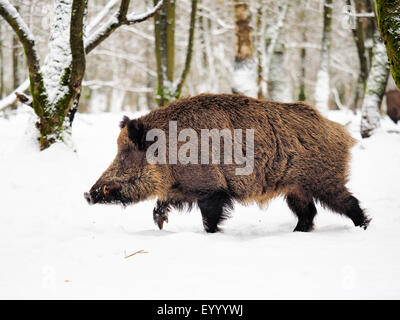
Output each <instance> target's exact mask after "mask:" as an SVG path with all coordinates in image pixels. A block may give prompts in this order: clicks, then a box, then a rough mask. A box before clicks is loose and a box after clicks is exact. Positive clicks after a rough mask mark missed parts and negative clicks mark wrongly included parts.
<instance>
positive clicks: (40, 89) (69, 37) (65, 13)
mask: <svg viewBox="0 0 400 320" xmlns="http://www.w3.org/2000/svg"><path fill="white" fill-rule="evenodd" d="M165 2H166V0H159V2H158V3H157V5H156V6H154V7H153V8H152V9H150V10H148V11H147V12H145V13H143V14H138V15H136V14H132V13H131V14H130V13H128V10H129V4H130V0H121V3H120V7H119V9H118V10H117V12H116V13H115V14H114V15H113V16H112V17H111V18H110V19H109V21H108V22H107V23H105V24H104V25H103V26H102V27H100V28H99V29H98V30H96V31H95V32H93V33H92V34H91V35H89V37H88V38H87V39H86V41H85V40H84V32H85V30H84V17H85V13H86V11H87V0H58V1H55V8H54V17H53V23H52V26H51V31H50V33H51V34H50V40H49V54H48V55H47V57H46V60H45V64H44V65H43V66H42V65H41V63H40V59H39V55H38V52H37V45H36V42H35V38H34V36H33V34H32V32H31V30H30V29H29V28H28V26H27V24H26V23H25V21H24V20H23V19H22V18H21V16H20V14H19V13H18V11H17V10H16V8H15V7H14V6H13V5H11V4H10V2H9V1H8V0H0V15H1V16H2V17H3V18H4V19H5V20H6V21H7V22H8V24H9V25H10V26H11V28H12V29H13V30H14V32H15V33H16V35H17V36H18V39H19V41H20V42H21V44H22V46H23V48H24V51H25V55H26V60H27V65H28V70H29V80H30V92H31V97H28V96H26V95H24V94H19V95H18V97H19V100H20V101H21V102H23V103H26V104H28V105H30V106H32V108H33V110H34V111H35V114H36V115H37V117H38V121H37V123H36V127H37V129H38V130H39V134H40V136H39V142H40V149H41V150H43V149H45V148H47V147H49V146H50V145H51V144H53V143H54V142H56V141H64V142H67V140H68V137H69V135H70V128H71V124H72V121H73V119H74V114H75V112H76V110H77V107H78V103H79V96H80V92H81V88H82V80H83V76H84V73H85V66H86V54H88V53H89V52H91V51H92V50H93V49H94V48H95V47H96V46H98V45H99V44H100V43H101V42H102V41H104V40H105V39H106V38H107V37H108V36H110V35H111V34H112V33H113V32H114V31H115V30H116V29H117V28H119V27H120V26H122V25H132V24H135V23H138V22H141V21H144V20H146V19H148V18H150V17H152V16H154V15H155V14H156V13H157V12H158V11H159V10H160V9H161V7H162V6H163V5H164V3H165Z"/></svg>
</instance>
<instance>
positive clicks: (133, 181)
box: [84, 116, 165, 206]
mask: <svg viewBox="0 0 400 320" xmlns="http://www.w3.org/2000/svg"><path fill="white" fill-rule="evenodd" d="M120 127H121V132H120V134H119V137H118V140H117V144H118V152H117V155H116V157H115V159H114V161H113V162H112V163H111V165H110V166H109V167H108V169H107V170H106V171H105V172H104V173H103V174H102V175H101V177H100V178H99V179H98V180H97V182H96V183H95V184H94V185H93V186H92V188H91V189H90V191H89V192H85V193H84V197H85V199H86V200H87V202H88V203H89V204H95V203H115V204H122V205H123V206H126V205H128V204H131V203H136V202H138V201H141V200H145V199H147V198H151V197H154V196H156V195H157V194H158V193H159V192H160V190H161V188H162V184H163V183H165V179H164V177H163V173H162V171H161V170H160V167H159V166H157V165H154V164H149V163H148V162H147V160H146V150H145V149H146V128H145V125H144V124H143V122H142V120H141V119H133V120H130V119H129V118H128V117H126V116H125V117H124V118H123V120H122V121H121V123H120Z"/></svg>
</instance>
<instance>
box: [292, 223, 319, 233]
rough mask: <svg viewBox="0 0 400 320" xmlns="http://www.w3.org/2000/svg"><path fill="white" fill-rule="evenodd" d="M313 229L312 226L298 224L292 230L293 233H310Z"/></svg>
mask: <svg viewBox="0 0 400 320" xmlns="http://www.w3.org/2000/svg"><path fill="white" fill-rule="evenodd" d="M313 228H314V225H313V224H302V223H298V224H297V226H296V228H294V230H293V232H310V231H312V230H313Z"/></svg>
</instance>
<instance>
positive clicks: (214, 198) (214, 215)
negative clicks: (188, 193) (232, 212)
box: [197, 191, 233, 233]
mask: <svg viewBox="0 0 400 320" xmlns="http://www.w3.org/2000/svg"><path fill="white" fill-rule="evenodd" d="M197 204H198V205H199V208H200V211H201V215H202V217H203V226H204V229H205V230H206V232H210V233H214V232H217V231H219V228H218V224H219V223H220V222H221V221H222V220H224V219H226V218H227V217H228V216H229V209H232V206H233V204H232V199H231V197H229V195H228V194H226V193H225V192H222V191H221V192H216V193H213V194H212V195H210V196H208V197H206V198H203V199H200V200H198V202H197Z"/></svg>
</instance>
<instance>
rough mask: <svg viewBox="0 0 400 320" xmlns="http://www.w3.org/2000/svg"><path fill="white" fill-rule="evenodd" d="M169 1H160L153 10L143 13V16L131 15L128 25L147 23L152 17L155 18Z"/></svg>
mask: <svg viewBox="0 0 400 320" xmlns="http://www.w3.org/2000/svg"><path fill="white" fill-rule="evenodd" d="M167 1H168V0H160V1H159V2H158V3H157V5H156V6H154V7H153V8H151V9H150V10H148V11H146V12H144V13H141V14H134V13H131V14H129V15H128V16H127V17H126V20H127V21H126V24H127V25H131V24H135V23H139V22H142V21H145V20H147V19H150V18H152V17H154V16H155V15H156V14H157V13H158V12H159V11H160V10H161V9H162V8H163V7H164V5H165V4H166V3H167Z"/></svg>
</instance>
